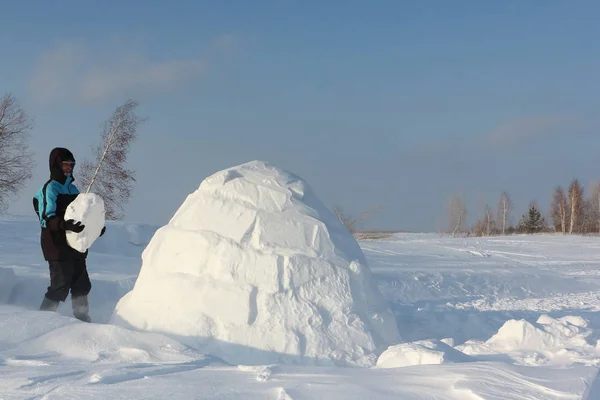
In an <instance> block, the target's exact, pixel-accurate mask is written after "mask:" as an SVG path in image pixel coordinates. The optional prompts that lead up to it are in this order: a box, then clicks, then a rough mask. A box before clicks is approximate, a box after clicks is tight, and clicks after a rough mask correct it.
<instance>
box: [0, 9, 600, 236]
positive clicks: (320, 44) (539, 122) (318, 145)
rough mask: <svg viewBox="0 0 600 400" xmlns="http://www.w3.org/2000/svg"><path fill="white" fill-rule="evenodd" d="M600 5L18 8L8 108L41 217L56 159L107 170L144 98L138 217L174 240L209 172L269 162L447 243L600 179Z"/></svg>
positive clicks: (343, 200)
mask: <svg viewBox="0 0 600 400" xmlns="http://www.w3.org/2000/svg"><path fill="white" fill-rule="evenodd" d="M598 21H600V3H598V2H595V1H584V0H580V1H577V2H567V1H550V0H548V1H496V2H491V1H485V2H484V1H451V2H450V1H442V0H439V1H397V0H392V1H384V0H377V1H373V2H367V1H354V0H349V1H342V0H339V1H294V0H273V1H252V2H251V1H184V0H178V1H174V2H167V1H150V0H148V1H133V0H125V1H108V0H103V1H92V0H84V1H74V0H72V1H60V0H55V1H17V0H12V1H11V0H9V1H6V2H3V4H2V11H1V17H0V94H2V93H5V92H12V93H13V95H14V96H16V97H17V99H18V100H19V101H20V103H21V105H22V106H23V108H24V109H25V110H26V111H27V112H28V113H29V114H30V115H31V116H32V117H33V118H35V122H36V124H35V129H34V130H33V132H32V137H31V139H32V140H31V148H32V150H33V151H34V152H35V154H36V160H37V169H36V170H35V174H34V177H33V179H31V180H30V181H27V182H24V183H23V190H22V192H21V196H20V198H19V200H18V201H16V202H15V203H14V204H13V205H12V206H11V212H13V213H18V214H32V212H33V210H32V208H31V197H32V195H33V193H34V192H35V191H36V190H37V189H38V187H39V186H40V185H42V184H43V183H44V181H45V180H46V179H47V176H48V166H47V158H48V153H49V151H50V150H51V149H52V148H53V147H55V146H65V147H68V148H70V149H71V150H72V151H73V152H74V153H75V156H76V158H78V159H83V158H84V157H85V156H86V155H89V152H90V147H91V146H92V145H95V144H96V143H97V142H98V140H99V136H98V133H99V125H100V123H101V122H102V121H103V120H105V119H106V118H108V117H109V116H110V114H111V112H112V111H113V109H114V108H115V107H116V106H117V105H118V104H120V103H122V102H123V101H125V100H126V99H128V98H133V99H135V100H138V101H139V103H140V107H139V112H140V114H141V115H143V116H147V117H148V118H149V120H148V122H147V123H146V124H145V125H143V126H142V127H140V130H139V132H138V135H139V138H138V140H137V141H136V142H135V144H134V146H133V148H132V151H131V154H130V158H129V167H131V168H133V169H135V170H136V171H137V178H138V182H137V184H136V187H135V191H134V197H133V199H132V200H131V202H130V203H129V204H128V206H127V208H126V219H127V220H129V221H139V222H149V223H156V224H164V223H166V222H167V221H168V219H169V218H170V217H171V216H172V215H173V213H174V212H175V211H176V210H177V208H178V207H179V205H180V204H181V203H182V202H183V201H184V200H185V197H186V196H187V195H188V194H189V193H191V192H192V191H194V190H195V189H196V188H197V187H198V185H199V184H200V182H201V181H202V180H203V179H204V178H205V177H206V176H208V175H210V174H212V173H213V172H216V171H218V170H220V169H223V168H226V167H229V166H233V165H237V164H241V163H243V162H246V161H250V160H254V159H262V160H266V161H270V162H273V163H275V164H276V165H279V166H281V167H283V168H285V169H288V170H290V171H291V172H293V173H296V174H298V175H300V176H301V177H303V178H304V179H306V180H307V181H308V183H309V184H310V185H311V186H312V187H313V189H314V190H315V191H316V193H317V195H318V196H319V197H320V198H321V199H322V200H323V201H324V203H325V204H327V205H328V206H333V205H334V204H340V205H342V206H343V207H344V209H346V210H347V211H348V212H349V213H352V214H357V213H360V212H361V211H362V210H364V209H368V208H370V207H372V206H374V205H381V206H382V208H381V210H380V211H379V212H378V213H377V214H375V215H374V216H373V217H372V219H371V220H370V221H369V223H368V224H367V225H365V227H366V228H385V229H411V230H434V229H436V228H437V224H438V222H439V220H440V218H441V217H442V216H443V213H444V211H443V208H444V204H445V202H446V201H447V198H448V196H449V195H450V194H452V193H457V192H461V193H464V195H465V196H466V197H467V199H468V201H469V205H470V210H469V213H470V215H471V216H472V217H475V216H476V214H477V212H478V208H479V206H480V205H481V204H482V203H483V202H489V203H491V204H492V205H493V206H495V204H496V203H497V200H498V197H499V194H500V192H501V191H502V190H507V191H508V192H509V193H510V194H511V195H512V197H513V198H514V199H515V202H516V205H517V210H516V211H517V213H519V214H520V213H522V212H524V211H525V210H524V208H525V207H526V205H527V204H528V203H529V202H530V201H531V200H536V201H538V202H539V203H540V205H541V206H542V207H543V208H544V209H547V208H548V204H549V201H550V196H551V193H552V191H553V189H554V187H555V186H556V185H558V184H562V185H568V184H569V181H570V180H571V179H572V178H573V177H578V178H580V179H581V181H582V182H583V183H584V184H587V183H588V182H590V181H591V180H594V179H598V180H600V156H599V154H600V153H599V152H598V151H599V149H600V130H599V128H600V116H599V115H598V112H599V110H600V24H599V23H598Z"/></svg>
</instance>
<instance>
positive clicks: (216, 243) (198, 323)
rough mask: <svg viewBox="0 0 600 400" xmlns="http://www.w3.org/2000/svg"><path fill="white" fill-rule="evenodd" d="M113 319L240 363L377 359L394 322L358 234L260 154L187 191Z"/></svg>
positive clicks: (394, 334) (392, 337) (394, 339)
mask: <svg viewBox="0 0 600 400" xmlns="http://www.w3.org/2000/svg"><path fill="white" fill-rule="evenodd" d="M142 259H143V264H142V268H141V271H140V274H139V276H138V279H137V281H136V283H135V286H134V288H133V290H132V291H131V292H129V293H128V294H127V295H126V296H124V297H123V298H122V299H121V300H120V301H119V303H118V304H117V307H116V308H115V314H114V316H113V321H114V322H116V323H124V324H128V325H131V326H133V327H136V328H138V329H146V330H151V331H160V332H167V333H169V334H172V335H177V337H178V338H182V340H183V339H185V340H186V341H187V342H189V343H193V344H194V345H198V346H202V348H203V350H204V351H205V352H210V353H212V354H214V355H216V356H218V357H221V358H222V359H224V360H225V361H227V362H230V363H235V364H248V365H253V364H271V363H277V362H294V363H310V364H339V365H355V366H373V365H375V363H376V360H377V355H378V354H379V353H380V352H381V351H383V350H384V349H385V348H387V347H388V346H389V345H391V344H394V343H398V341H399V335H398V331H397V326H396V320H395V317H394V315H393V314H392V312H391V311H390V309H389V307H388V304H387V303H386V301H385V300H384V299H383V297H382V296H381V293H380V292H379V290H378V289H377V286H376V284H375V282H374V281H373V280H372V278H371V273H370V270H369V268H368V265H367V263H366V261H365V258H364V255H363V253H362V251H361V249H360V247H359V246H358V243H357V242H356V240H355V239H354V238H353V237H352V235H350V233H349V232H348V230H347V229H346V228H345V227H344V226H343V225H342V224H341V223H340V221H339V220H338V219H337V218H336V217H335V216H334V215H333V214H332V213H331V212H330V211H329V210H328V209H327V208H326V207H325V206H324V205H323V204H322V203H321V201H320V200H319V199H318V198H317V197H316V196H315V194H314V193H313V191H312V190H311V189H310V187H309V186H308V184H307V183H306V182H305V181H303V180H302V179H301V178H299V177H297V176H295V175H292V174H291V173H288V172H286V171H284V170H281V169H279V168H277V167H275V166H273V165H270V164H267V163H264V162H260V161H254V162H250V163H247V164H243V165H240V166H237V167H233V168H229V169H227V170H223V171H220V172H218V173H216V174H214V175H212V176H210V177H208V178H207V179H205V180H204V181H203V182H202V183H201V185H200V187H199V188H198V190H196V191H195V192H194V193H192V194H191V195H189V196H188V198H187V199H186V200H185V202H184V203H183V205H182V206H181V207H180V208H179V210H178V211H177V212H176V214H175V215H174V216H173V218H172V219H171V221H170V222H169V224H168V225H166V226H164V227H162V228H160V229H159V230H158V231H157V232H156V234H155V235H154V237H153V238H152V240H151V242H150V243H149V245H148V247H147V248H146V249H145V251H144V253H143V255H142Z"/></svg>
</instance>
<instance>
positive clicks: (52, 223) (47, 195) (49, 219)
mask: <svg viewBox="0 0 600 400" xmlns="http://www.w3.org/2000/svg"><path fill="white" fill-rule="evenodd" d="M57 197H58V191H57V190H56V187H55V186H54V185H47V186H46V187H45V188H44V190H43V192H42V207H41V208H42V224H43V225H44V226H45V227H46V228H49V229H50V230H51V231H59V230H61V229H62V227H61V225H62V218H59V217H57V216H56V199H57Z"/></svg>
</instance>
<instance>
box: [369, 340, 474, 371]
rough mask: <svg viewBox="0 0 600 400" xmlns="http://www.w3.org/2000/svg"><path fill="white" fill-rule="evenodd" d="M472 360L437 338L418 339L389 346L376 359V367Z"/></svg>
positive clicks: (398, 366)
mask: <svg viewBox="0 0 600 400" xmlns="http://www.w3.org/2000/svg"><path fill="white" fill-rule="evenodd" d="M469 361H473V359H472V358H471V357H469V356H468V355H466V354H464V353H462V352H460V351H458V350H456V349H453V348H452V347H450V346H448V345H447V344H446V343H444V342H442V341H438V340H419V341H417V342H411V343H402V344H398V345H396V346H391V347H390V348H388V349H387V350H386V351H384V352H383V353H382V354H381V355H380V356H379V359H378V360H377V368H400V367H410V366H412V365H424V364H443V363H459V362H469Z"/></svg>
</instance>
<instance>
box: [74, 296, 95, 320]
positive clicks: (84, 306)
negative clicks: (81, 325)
mask: <svg viewBox="0 0 600 400" xmlns="http://www.w3.org/2000/svg"><path fill="white" fill-rule="evenodd" d="M71 306H73V315H74V316H75V318H77V319H79V320H81V321H83V322H92V319H91V318H90V316H89V312H90V306H89V304H88V298H87V296H77V297H73V296H71Z"/></svg>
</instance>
